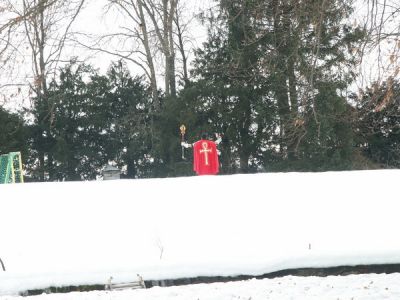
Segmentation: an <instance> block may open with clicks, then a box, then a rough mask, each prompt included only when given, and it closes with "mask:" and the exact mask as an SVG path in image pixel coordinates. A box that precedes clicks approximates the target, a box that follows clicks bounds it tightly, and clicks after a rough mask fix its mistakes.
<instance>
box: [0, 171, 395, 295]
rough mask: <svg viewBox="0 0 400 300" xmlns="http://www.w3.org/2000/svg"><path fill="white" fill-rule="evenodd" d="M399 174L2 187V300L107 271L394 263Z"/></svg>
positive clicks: (307, 283)
mask: <svg viewBox="0 0 400 300" xmlns="http://www.w3.org/2000/svg"><path fill="white" fill-rule="evenodd" d="M399 178H400V171H399V170H390V171H389V170H386V171H359V172H326V173H277V174H276V173H275V174H257V175H233V176H202V177H185V178H173V179H148V180H144V179H143V180H118V181H94V182H68V183H26V184H17V185H0V197H1V199H0V202H1V218H0V230H1V233H0V236H1V239H0V258H1V259H2V261H3V262H4V265H5V268H6V271H5V272H4V271H1V269H0V298H1V299H16V298H17V297H16V296H13V295H16V294H17V293H19V292H22V291H24V290H27V289H38V288H46V287H49V286H66V285H83V284H105V283H106V281H107V279H108V278H109V277H110V276H112V277H113V278H114V282H124V281H131V280H135V279H136V274H140V275H141V276H142V277H143V278H144V279H145V280H161V279H176V278H185V277H196V276H235V275H261V274H265V273H269V272H274V271H278V270H284V269H288V268H300V267H330V266H342V265H359V264H385V263H400V239H399V238H397V237H398V229H399V228H400V218H398V212H399V205H398V201H399V199H398V197H397V195H398V188H397V187H398V181H399ZM399 282H400V275H399V274H391V275H373V274H368V275H351V276H346V277H340V276H336V277H335V276H332V277H326V278H316V277H292V276H288V277H284V278H276V279H264V280H249V281H243V282H232V283H215V284H208V285H206V284H198V285H190V286H182V287H168V288H158V287H155V288H150V289H146V290H136V291H122V292H90V293H74V294H64V295H63V294H56V295H42V296H36V297H34V299H132V298H134V299H167V300H169V299H179V300H180V299H196V300H197V299H201V300H203V299H219V300H220V299H247V300H248V299H252V300H254V299H321V295H324V297H323V299H338V298H339V299H351V298H353V299H399V298H400V297H399V296H400V293H399V290H400V285H399V284H398V283H399ZM318 295H319V296H318ZM325 295H326V297H325ZM268 297H269V298H268Z"/></svg>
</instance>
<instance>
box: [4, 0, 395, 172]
mask: <svg viewBox="0 0 400 300" xmlns="http://www.w3.org/2000/svg"><path fill="white" fill-rule="evenodd" d="M351 13H352V1H343V0H341V1H339V0H337V1H327V0H318V1H314V0H313V1H311V0H309V1H308V0H307V1H302V2H301V4H300V3H299V1H295V0H286V1H277V0H269V1H262V0H240V1H239V0H235V1H225V0H221V1H219V6H218V10H217V11H216V12H215V11H214V13H212V14H210V15H209V16H207V17H204V22H205V23H207V24H208V39H207V41H206V42H205V43H204V44H203V46H202V47H201V48H200V49H197V52H196V58H195V61H194V64H193V66H192V70H191V76H192V77H191V78H192V79H191V80H189V79H186V80H185V85H184V86H182V87H181V88H180V89H179V90H178V91H177V94H176V95H175V93H174V94H171V93H166V94H163V93H162V92H161V91H159V92H158V94H157V95H156V94H155V92H154V87H153V86H151V84H148V83H147V82H146V81H145V79H144V78H143V77H137V76H133V75H132V74H130V72H129V70H128V68H127V66H126V65H125V63H124V62H123V61H119V62H116V63H113V64H112V65H111V66H110V68H109V70H108V72H107V74H105V75H101V74H99V73H98V72H97V71H96V70H95V68H94V67H95V66H90V65H85V64H82V63H77V62H76V61H72V62H71V63H70V64H69V65H67V66H65V67H63V68H61V69H60V70H59V75H58V77H57V78H55V79H53V80H52V81H50V82H49V83H48V84H47V86H48V88H47V90H46V94H45V95H43V94H39V96H36V97H33V98H32V100H33V104H34V105H33V109H32V110H30V111H27V112H26V113H27V116H28V117H27V118H25V119H23V118H22V117H21V116H19V115H16V114H12V113H8V112H6V111H4V110H1V111H0V123H1V124H0V125H1V128H3V129H2V131H1V132H0V134H1V135H0V151H1V152H7V151H15V150H22V151H23V157H24V160H25V168H26V169H27V171H28V174H29V175H30V176H31V178H32V180H85V179H94V178H96V176H98V175H99V174H100V172H101V169H102V167H104V166H105V165H106V164H107V163H109V162H111V163H114V164H116V165H118V166H119V167H121V168H122V169H123V171H124V176H125V177H126V178H145V177H167V176H182V175H190V174H192V171H191V164H190V153H186V157H189V160H182V158H181V149H180V136H179V126H180V125H181V124H182V123H183V124H185V125H186V127H187V135H186V138H187V139H188V140H189V141H194V140H195V139H197V138H199V135H200V133H201V132H203V131H207V132H210V133H212V132H218V133H221V134H222V135H223V139H222V143H221V144H220V150H221V163H222V168H221V169H222V173H224V174H232V173H254V172H263V171H325V170H352V169H368V168H383V167H385V168H391V167H399V165H400V164H399V161H400V145H399V142H400V122H399V120H400V118H399V114H400V109H399V107H400V105H399V104H400V102H399V99H400V87H399V86H400V84H399V82H397V81H396V80H395V79H389V80H388V81H387V82H384V83H376V84H375V85H374V86H373V87H371V88H368V89H366V90H365V91H363V93H362V96H361V97H359V96H356V95H354V94H350V95H349V93H348V89H349V86H350V85H351V83H352V82H353V81H354V79H355V77H356V75H357V74H356V70H357V66H358V63H359V59H360V57H359V56H357V51H355V50H354V49H357V47H358V45H360V44H362V43H363V42H364V40H365V39H366V38H367V37H366V31H365V29H362V28H360V27H357V26H355V25H349V24H348V22H346V20H347V19H348V17H349V16H350V15H351ZM43 97H45V98H46V99H43ZM155 98H157V99H155ZM44 100H45V101H44ZM15 128H17V129H15Z"/></svg>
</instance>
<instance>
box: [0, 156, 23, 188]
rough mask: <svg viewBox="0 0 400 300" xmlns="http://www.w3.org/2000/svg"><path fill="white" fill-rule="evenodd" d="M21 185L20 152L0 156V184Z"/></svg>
mask: <svg viewBox="0 0 400 300" xmlns="http://www.w3.org/2000/svg"><path fill="white" fill-rule="evenodd" d="M17 182H19V183H23V182H24V175H23V170H22V159H21V152H10V153H8V154H3V155H0V184H4V183H17Z"/></svg>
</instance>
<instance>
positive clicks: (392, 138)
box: [355, 79, 400, 168]
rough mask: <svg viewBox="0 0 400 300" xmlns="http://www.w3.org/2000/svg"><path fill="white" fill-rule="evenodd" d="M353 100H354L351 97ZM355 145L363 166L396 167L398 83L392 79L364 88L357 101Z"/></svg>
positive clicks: (399, 138)
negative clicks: (362, 156)
mask: <svg viewBox="0 0 400 300" xmlns="http://www.w3.org/2000/svg"><path fill="white" fill-rule="evenodd" d="M355 100H356V99H355ZM356 108H357V114H356V116H357V118H355V129H356V134H357V146H358V147H359V149H360V150H361V152H362V154H363V155H364V157H366V158H367V159H368V160H369V161H370V162H369V163H367V165H366V166H364V167H367V168H376V167H384V168H399V167H400V83H399V82H398V81H393V80H392V79H391V80H389V81H387V82H384V83H382V84H381V85H379V84H378V83H375V84H374V86H373V87H371V88H367V89H366V91H364V93H363V96H362V98H361V99H360V101H358V103H357V107H356Z"/></svg>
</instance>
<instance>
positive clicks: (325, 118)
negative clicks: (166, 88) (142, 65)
mask: <svg viewBox="0 0 400 300" xmlns="http://www.w3.org/2000/svg"><path fill="white" fill-rule="evenodd" d="M351 10H352V8H351V1H323V0H318V1H311V0H310V1H303V2H302V3H301V4H300V3H299V2H298V1H290V0H288V1H276V0H270V1H257V0H237V1H223V0H221V1H220V11H219V15H218V16H217V17H212V18H211V19H210V24H211V25H210V30H209V40H208V41H207V43H205V45H204V49H202V50H199V51H198V52H197V59H196V61H195V69H194V74H195V75H196V82H195V83H194V84H192V85H191V87H188V89H186V90H185V91H184V92H183V93H182V97H184V100H185V102H186V103H188V104H187V105H188V119H193V118H190V117H189V116H190V115H191V112H190V111H192V112H194V113H196V114H197V116H195V117H194V120H196V121H195V124H194V125H195V126H198V125H199V124H202V126H203V127H212V128H213V129H214V130H215V131H220V132H222V133H223V134H224V136H225V140H224V142H223V147H224V154H225V155H227V156H229V159H228V160H229V161H228V162H227V164H226V165H229V166H230V167H229V170H228V172H229V173H231V172H235V167H238V168H239V170H240V172H248V171H255V170H256V169H259V168H265V169H268V170H279V169H281V170H282V169H285V170H293V169H301V170H315V169H318V170H321V169H332V168H333V169H343V168H348V167H349V160H350V159H351V158H350V156H351V149H352V135H351V128H350V127H349V126H343V122H344V121H345V125H346V124H347V123H348V121H347V120H348V118H349V113H350V112H349V111H348V110H349V106H348V105H347V103H346V98H345V97H344V96H342V93H341V92H342V91H344V90H345V89H346V87H347V86H348V85H349V83H350V82H351V81H352V71H353V68H354V66H355V63H356V57H355V56H354V55H352V53H351V49H353V47H354V45H355V43H356V42H358V41H359V40H360V39H361V38H362V37H363V32H362V31H361V30H359V29H358V28H353V27H351V26H348V25H346V23H345V20H346V18H347V17H348V16H349V14H350V13H351ZM343 94H344V93H343ZM189 98H192V99H189ZM346 122H347V123H346ZM196 123H197V124H196ZM340 149H341V150H340ZM317 154H318V155H317ZM333 157H334V158H333ZM223 160H224V159H223Z"/></svg>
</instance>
